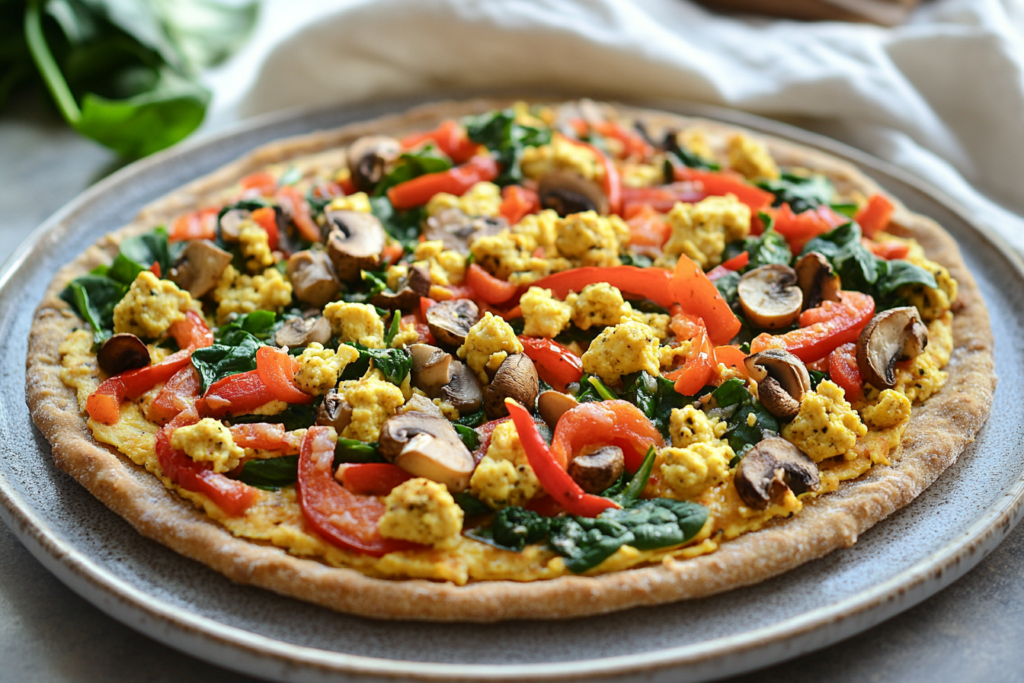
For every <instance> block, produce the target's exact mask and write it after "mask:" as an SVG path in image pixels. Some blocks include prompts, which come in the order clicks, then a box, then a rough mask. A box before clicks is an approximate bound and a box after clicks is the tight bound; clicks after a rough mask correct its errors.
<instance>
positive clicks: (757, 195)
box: [675, 166, 775, 215]
mask: <svg viewBox="0 0 1024 683" xmlns="http://www.w3.org/2000/svg"><path fill="white" fill-rule="evenodd" d="M675 179H676V180H688V181H691V182H694V183H699V185H700V189H702V190H703V191H704V192H705V193H706V194H709V195H713V196H724V195H727V194H731V195H735V197H736V199H738V200H739V201H740V203H742V204H746V205H747V206H748V207H750V211H751V212H752V213H753V214H755V215H756V214H757V212H758V211H761V210H763V209H765V208H767V207H769V206H771V205H772V202H773V201H775V195H773V194H772V193H771V192H766V191H765V190H762V189H761V188H759V187H754V186H753V185H751V184H750V183H748V182H747V181H746V180H744V178H743V176H741V175H740V174H738V173H731V172H716V171H701V170H698V169H695V168H687V167H686V166H675Z"/></svg>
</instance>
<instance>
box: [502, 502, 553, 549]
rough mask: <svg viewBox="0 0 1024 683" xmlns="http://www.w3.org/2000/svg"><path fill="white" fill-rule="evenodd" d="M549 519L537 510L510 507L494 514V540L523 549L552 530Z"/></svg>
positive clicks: (510, 546) (506, 545)
mask: <svg viewBox="0 0 1024 683" xmlns="http://www.w3.org/2000/svg"><path fill="white" fill-rule="evenodd" d="M549 521H550V520H549V519H548V518H547V517H541V516H540V515H539V514H537V513H536V512H533V511H531V510H525V509H523V508H520V507H510V508H505V509H504V510H501V511H499V512H498V513H497V514H495V515H494V523H493V525H492V527H491V531H492V533H493V535H494V542H495V543H497V544H499V545H501V546H503V547H505V548H508V549H510V550H515V551H516V552H519V551H521V550H522V549H523V548H525V547H526V545H527V544H528V543H536V542H538V541H541V540H543V539H544V538H546V537H547V535H548V533H549V531H550V525H549Z"/></svg>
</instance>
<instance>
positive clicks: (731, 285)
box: [713, 271, 742, 308]
mask: <svg viewBox="0 0 1024 683" xmlns="http://www.w3.org/2000/svg"><path fill="white" fill-rule="evenodd" d="M740 277H742V276H741V275H740V274H739V273H737V272H735V271H732V272H728V273H726V274H725V275H723V276H721V277H719V278H715V279H714V280H713V282H714V283H715V289H717V290H718V293H719V294H721V295H722V298H723V299H725V302H726V303H727V304H729V306H730V307H732V308H735V307H736V306H738V305H739V301H740V299H739V286H740Z"/></svg>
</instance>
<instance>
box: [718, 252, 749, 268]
mask: <svg viewBox="0 0 1024 683" xmlns="http://www.w3.org/2000/svg"><path fill="white" fill-rule="evenodd" d="M748 263H750V252H748V251H744V252H741V253H740V254H738V255H736V256H733V257H732V258H731V259H729V260H728V261H726V262H725V263H723V264H722V267H723V268H725V269H726V270H741V269H743V268H746V267H747V264H748Z"/></svg>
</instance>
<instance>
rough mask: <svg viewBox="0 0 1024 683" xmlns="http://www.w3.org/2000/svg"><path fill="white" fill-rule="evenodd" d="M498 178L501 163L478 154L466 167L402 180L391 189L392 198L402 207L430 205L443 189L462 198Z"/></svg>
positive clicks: (396, 204)
mask: <svg viewBox="0 0 1024 683" xmlns="http://www.w3.org/2000/svg"><path fill="white" fill-rule="evenodd" d="M497 177H498V162H496V161H495V160H494V159H492V158H491V157H489V156H475V157H473V158H472V159H470V160H469V161H468V162H467V163H465V164H463V165H462V166H456V167H455V168H451V169H448V170H447V171H441V172H439V173H428V174H426V175H421V176H420V177H419V178H413V179H412V180H407V181H405V182H404V183H399V184H398V185H395V186H394V187H392V188H391V189H389V190H388V199H390V200H391V204H392V206H394V207H395V208H396V209H398V210H402V209H411V208H413V207H416V206H422V205H423V204H426V203H427V202H429V201H430V198H431V197H433V196H434V195H435V194H438V193H440V192H447V193H448V194H453V195H456V196H458V197H461V196H462V195H464V194H466V192H468V191H469V188H471V187H473V186H474V185H476V184H477V183H479V182H483V181H485V180H494V179H495V178H497Z"/></svg>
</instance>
